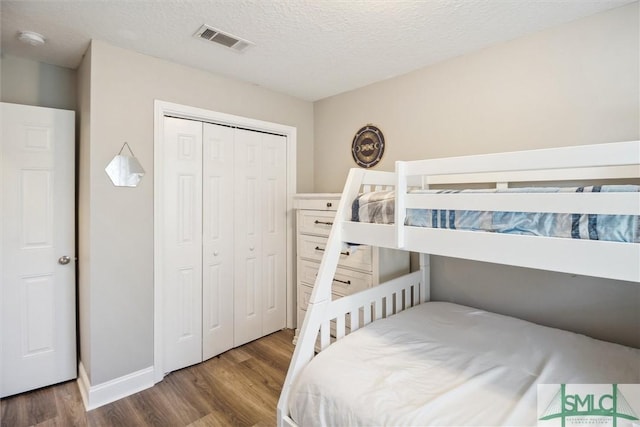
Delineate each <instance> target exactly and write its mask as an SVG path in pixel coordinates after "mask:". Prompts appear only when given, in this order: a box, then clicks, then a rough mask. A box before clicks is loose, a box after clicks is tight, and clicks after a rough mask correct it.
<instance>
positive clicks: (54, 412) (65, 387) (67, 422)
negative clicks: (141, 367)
mask: <svg viewBox="0 0 640 427" xmlns="http://www.w3.org/2000/svg"><path fill="white" fill-rule="evenodd" d="M292 339H293V331H292V330H291V329H286V330H283V331H280V332H276V333H274V334H271V335H268V336H266V337H264V338H261V339H259V340H256V341H253V342H250V343H248V344H245V345H244V346H242V347H238V348H235V349H233V350H229V351H228V352H226V353H223V354H221V355H220V356H216V357H214V358H213V359H210V360H208V361H206V362H204V363H200V364H198V365H195V366H191V367H189V368H185V369H182V370H179V371H176V372H172V373H171V374H169V375H167V376H166V377H165V378H164V380H163V381H161V382H159V383H158V384H156V385H155V386H154V387H152V388H150V389H147V390H144V391H142V392H140V393H136V394H134V395H132V396H129V397H126V398H124V399H121V400H118V401H116V402H113V403H111V404H109V405H105V406H102V407H100V408H97V409H94V410H92V411H90V412H85V410H84V405H83V403H82V398H81V396H80V391H79V390H78V386H77V383H76V382H75V381H69V382H66V383H63V384H58V385H55V386H51V387H45V388H42V389H39V390H35V391H32V392H28V393H23V394H19V395H16V396H12V397H8V398H5V399H2V400H0V420H1V422H0V425H1V426H2V427H23V426H33V425H38V426H43V427H44V426H47V427H49V426H64V427H67V426H109V427H115V426H127V427H137V426H167V427H169V426H171V427H178V426H190V427H204V426H256V427H258V426H259V427H263V426H274V425H275V424H276V404H277V402H278V397H279V396H280V390H281V388H282V384H283V383H284V377H285V375H286V373H287V369H288V367H289V361H290V360H291V355H292V354H293V345H292V344H291V340H292Z"/></svg>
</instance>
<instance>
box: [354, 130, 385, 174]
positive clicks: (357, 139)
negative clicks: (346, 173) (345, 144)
mask: <svg viewBox="0 0 640 427" xmlns="http://www.w3.org/2000/svg"><path fill="white" fill-rule="evenodd" d="M351 154H352V155H353V160H355V162H356V164H357V165H358V166H361V167H363V168H370V167H372V166H375V165H377V164H378V162H380V160H381V159H382V155H383V154H384V135H382V132H381V131H380V129H378V128H377V127H375V126H373V125H367V126H365V127H363V128H361V129H360V130H359V131H358V132H356V135H355V136H354V137H353V143H352V144H351Z"/></svg>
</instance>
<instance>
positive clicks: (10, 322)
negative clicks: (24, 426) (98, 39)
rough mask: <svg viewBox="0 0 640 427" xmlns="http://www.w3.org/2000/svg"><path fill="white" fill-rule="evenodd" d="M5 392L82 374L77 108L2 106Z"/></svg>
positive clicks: (0, 383)
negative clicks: (77, 250) (79, 366)
mask: <svg viewBox="0 0 640 427" xmlns="http://www.w3.org/2000/svg"><path fill="white" fill-rule="evenodd" d="M0 117H1V119H0V123H1V127H2V146H1V150H0V153H1V158H0V165H1V172H2V173H1V175H0V176H1V180H2V183H1V186H0V187H1V188H0V190H1V193H0V194H1V196H0V218H1V221H2V227H1V230H2V235H1V240H2V245H1V248H2V249H1V250H2V252H1V257H0V259H1V265H0V269H1V270H2V283H1V286H0V295H1V296H2V300H1V301H0V306H1V309H2V313H1V315H0V318H1V323H0V350H1V351H0V357H1V359H0V371H1V372H0V374H1V376H0V397H4V396H9V395H12V394H16V393H21V392H23V391H27V390H32V389H35V388H39V387H43V386H46V385H50V384H55V383H58V382H62V381H66V380H69V379H73V378H76V372H77V370H76V325H75V319H76V315H75V307H76V305H75V206H74V203H75V202H74V194H75V138H74V112H73V111H64V110H54V109H50V108H41V107H33V106H25V105H16V104H6V103H2V104H1V116H0Z"/></svg>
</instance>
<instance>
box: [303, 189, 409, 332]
mask: <svg viewBox="0 0 640 427" xmlns="http://www.w3.org/2000/svg"><path fill="white" fill-rule="evenodd" d="M339 201H340V193H307V194H297V195H296V196H295V197H294V207H295V209H296V210H297V215H296V220H297V223H296V236H297V238H296V244H297V251H296V252H297V256H296V266H297V281H296V283H297V285H296V293H297V327H298V328H299V327H300V326H302V322H303V320H304V316H305V314H306V309H307V304H308V303H309V297H310V296H311V291H312V290H313V284H314V282H315V279H316V275H317V273H318V268H319V267H320V261H321V260H322V256H323V254H324V249H325V247H326V244H327V238H328V237H329V232H330V231H331V226H332V225H333V219H334V217H335V214H336V209H337V207H338V202H339ZM409 268H410V266H409V253H408V252H405V251H399V250H393V249H386V248H377V247H371V246H358V247H357V249H356V250H345V251H344V252H343V253H342V254H341V255H340V261H339V262H338V267H337V268H336V274H335V276H334V279H333V285H332V296H333V299H336V298H340V297H342V296H346V295H350V294H353V293H356V292H358V291H361V290H363V289H366V288H369V287H372V286H376V285H378V284H380V283H382V282H385V281H387V280H390V279H393V278H395V277H398V276H400V275H403V274H406V273H408V272H409ZM297 336H298V329H296V337H297ZM294 340H295V339H294Z"/></svg>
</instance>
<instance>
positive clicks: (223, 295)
mask: <svg viewBox="0 0 640 427" xmlns="http://www.w3.org/2000/svg"><path fill="white" fill-rule="evenodd" d="M203 131H204V139H203V149H202V151H203V152H202V154H203V155H202V166H203V181H202V189H203V191H202V197H203V211H202V212H203V218H202V219H203V222H202V358H203V360H207V359H209V358H211V357H213V356H215V355H218V354H220V353H223V352H225V351H227V350H229V349H231V348H233V329H234V328H233V280H234V279H233V276H234V271H233V261H234V260H233V257H234V247H235V245H234V237H233V233H234V230H233V222H234V212H233V200H234V176H233V170H234V131H235V129H233V128H230V127H228V126H220V125H214V124H210V123H204V124H203Z"/></svg>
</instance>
